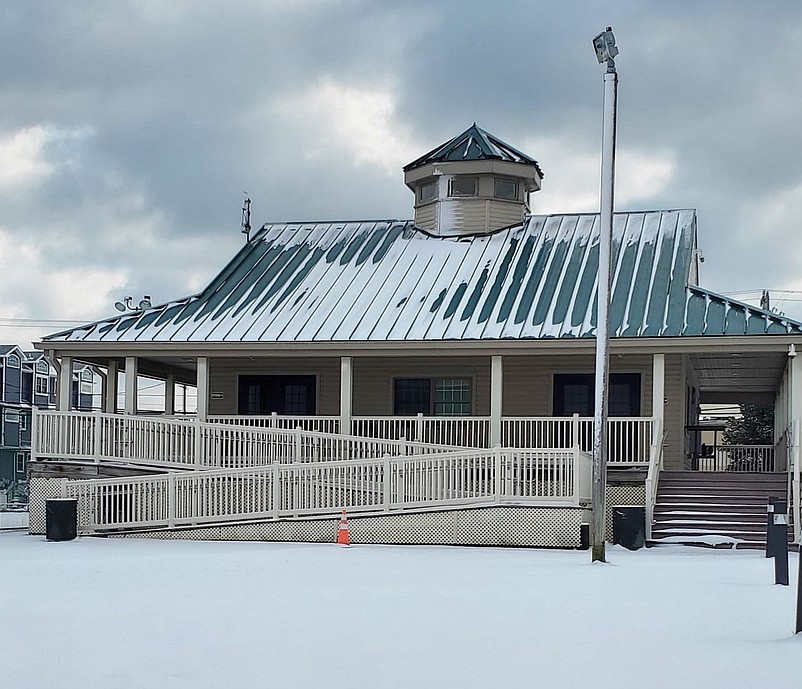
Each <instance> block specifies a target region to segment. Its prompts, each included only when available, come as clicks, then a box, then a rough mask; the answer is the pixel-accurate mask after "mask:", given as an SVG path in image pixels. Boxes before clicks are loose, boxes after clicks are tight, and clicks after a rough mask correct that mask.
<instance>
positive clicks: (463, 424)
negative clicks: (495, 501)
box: [209, 414, 652, 464]
mask: <svg viewBox="0 0 802 689" xmlns="http://www.w3.org/2000/svg"><path fill="white" fill-rule="evenodd" d="M209 421H210V422H216V423H226V424H232V425H240V426H252V427H260V428H287V429H293V428H296V427H297V426H300V427H302V428H303V429H304V430H310V431H321V432H326V433H337V432H338V429H339V419H338V417H335V416H281V415H278V414H272V415H270V416H215V417H211V418H210V419H209ZM351 435H353V436H365V437H368V438H386V439H391V440H399V439H401V438H405V439H407V440H411V441H417V442H424V443H430V444H436V445H448V446H451V447H475V448H489V447H490V417H488V416H424V415H423V414H417V415H415V416H356V417H353V419H352V420H351ZM575 438H578V440H579V444H580V447H581V449H582V450H583V451H584V452H590V451H591V450H592V448H593V418H591V417H580V416H573V417H571V416H568V417H531V416H528V417H504V418H502V420H501V446H502V447H521V448H525V447H530V448H538V447H560V448H570V447H572V446H573V444H574V440H575ZM607 438H608V440H607V443H608V455H607V456H608V462H609V463H610V464H647V463H648V462H649V451H650V443H651V438H652V419H651V418H650V417H611V418H610V419H608V431H607Z"/></svg>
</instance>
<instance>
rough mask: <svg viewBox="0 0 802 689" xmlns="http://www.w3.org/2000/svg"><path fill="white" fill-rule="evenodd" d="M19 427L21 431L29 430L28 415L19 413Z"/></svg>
mask: <svg viewBox="0 0 802 689" xmlns="http://www.w3.org/2000/svg"><path fill="white" fill-rule="evenodd" d="M19 429H20V430H21V431H27V430H28V417H27V415H25V414H22V413H21V414H20V415H19Z"/></svg>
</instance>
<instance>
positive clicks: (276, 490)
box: [273, 461, 281, 519]
mask: <svg viewBox="0 0 802 689" xmlns="http://www.w3.org/2000/svg"><path fill="white" fill-rule="evenodd" d="M280 480H281V463H280V462H278V461H274V462H273V518H274V519H278V514H279V509H280V507H281V485H280V484H279V481H280Z"/></svg>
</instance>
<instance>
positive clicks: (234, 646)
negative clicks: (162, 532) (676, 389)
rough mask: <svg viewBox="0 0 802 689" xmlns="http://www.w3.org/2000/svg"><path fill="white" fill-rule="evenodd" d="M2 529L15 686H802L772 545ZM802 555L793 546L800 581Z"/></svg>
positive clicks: (9, 674) (9, 672) (788, 603)
mask: <svg viewBox="0 0 802 689" xmlns="http://www.w3.org/2000/svg"><path fill="white" fill-rule="evenodd" d="M608 559H609V560H610V563H609V564H606V565H592V564H590V554H589V553H588V552H576V551H545V550H524V549H520V550H513V549H490V548H483V549H479V548H434V547H390V546H354V547H351V548H340V547H338V546H336V545H333V544H332V545H314V544H276V543H215V542H207V543H204V542H190V541H186V542H181V541H172V542H171V541H144V540H112V539H91V538H82V539H79V540H77V541H72V542H65V543H48V542H46V541H45V540H44V538H42V537H38V536H28V535H24V534H22V533H18V532H17V533H0V582H2V591H3V605H2V633H1V634H0V638H1V639H2V644H1V645H0V648H1V649H2V658H3V664H4V670H3V677H4V679H3V682H2V684H3V686H5V687H9V689H11V688H12V687H13V688H14V689H22V688H26V689H27V688H36V689H72V688H81V689H94V688H103V689H114V688H117V687H125V688H126V689H129V688H130V689H140V688H141V687H154V688H156V689H172V688H174V687H182V688H184V687H186V688H188V689H190V688H191V689H205V688H207V687H208V688H211V687H214V688H216V689H217V688H228V687H248V688H256V687H258V688H262V687H276V688H280V689H285V688H286V689H292V688H296V687H305V688H306V687H309V688H315V689H325V688H328V687H332V688H337V689H339V688H343V689H345V688H348V689H362V688H365V689H367V688H370V689H384V688H388V689H389V688H391V687H393V688H395V687H404V688H407V687H408V688H410V689H412V688H414V689H419V688H424V687H438V688H439V687H455V688H456V687H459V688H473V687H483V688H491V687H492V688H496V687H544V688H549V689H551V688H553V687H584V688H591V687H593V688H595V689H608V688H609V689H613V688H615V689H627V688H630V687H631V688H633V689H634V688H635V687H638V688H640V687H677V688H679V689H691V688H693V687H700V688H701V687H704V688H705V689H715V688H718V687H721V688H722V689H723V688H725V687H726V688H727V689H734V688H739V687H750V688H752V687H754V688H762V687H771V688H772V689H785V688H786V687H787V688H789V689H790V688H791V687H794V688H795V689H798V688H799V687H801V686H802V635H798V636H796V637H795V636H794V635H793V624H794V605H795V585H792V586H790V587H780V586H774V585H773V583H772V582H773V581H774V575H773V563H772V561H771V560H766V559H765V558H764V557H763V555H762V553H757V552H733V551H723V550H702V549H692V548H682V547H680V546H669V547H665V548H660V549H651V550H641V551H638V552H628V551H626V550H623V549H620V548H610V549H609V551H608ZM797 562H798V558H797V556H796V555H795V554H792V555H791V577H792V584H795V583H796V571H797Z"/></svg>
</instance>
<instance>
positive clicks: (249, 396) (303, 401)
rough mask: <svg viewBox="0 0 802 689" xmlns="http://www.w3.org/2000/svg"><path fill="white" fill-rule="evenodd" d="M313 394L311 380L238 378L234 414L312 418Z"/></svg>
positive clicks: (298, 377)
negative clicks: (237, 407) (236, 412)
mask: <svg viewBox="0 0 802 689" xmlns="http://www.w3.org/2000/svg"><path fill="white" fill-rule="evenodd" d="M315 391H316V383H315V376H240V378H239V410H238V413H239V414H272V413H273V412H276V414H300V415H305V416H312V415H314V414H315V413H316V410H315Z"/></svg>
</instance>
